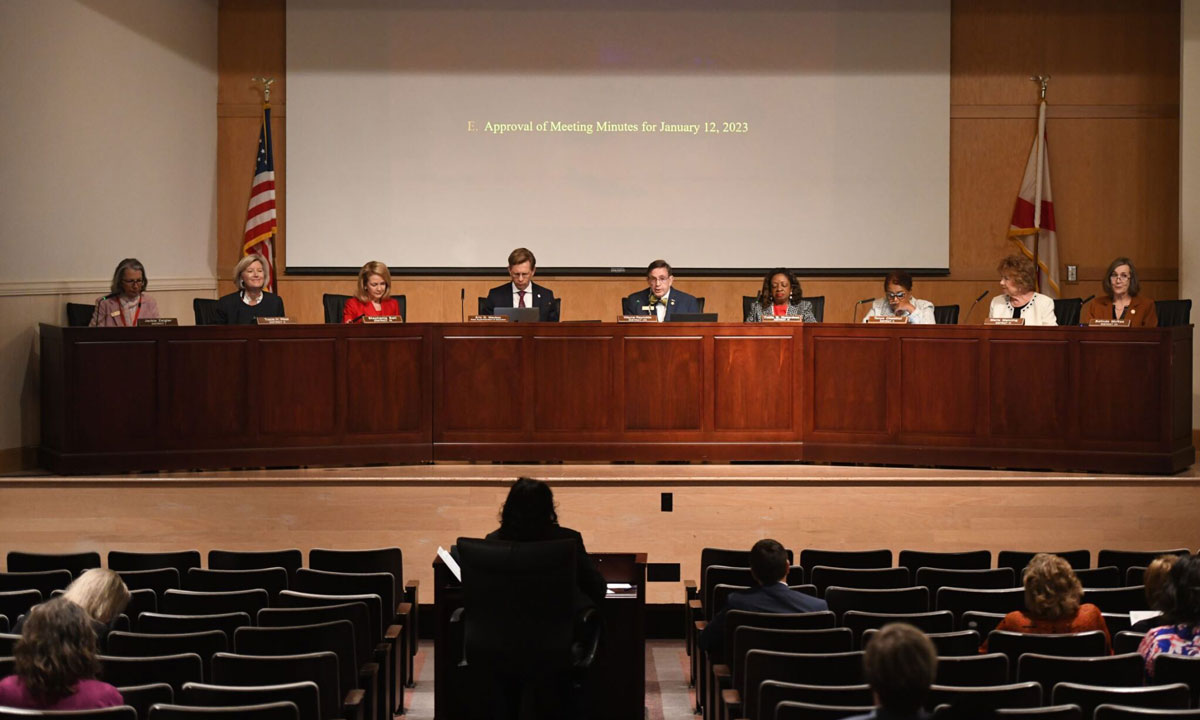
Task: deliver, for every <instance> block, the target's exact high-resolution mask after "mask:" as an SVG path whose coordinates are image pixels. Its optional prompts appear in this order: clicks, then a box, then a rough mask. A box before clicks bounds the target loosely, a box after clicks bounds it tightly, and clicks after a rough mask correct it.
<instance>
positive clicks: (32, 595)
mask: <svg viewBox="0 0 1200 720" xmlns="http://www.w3.org/2000/svg"><path fill="white" fill-rule="evenodd" d="M41 601H42V593H41V592H40V591H38V590H10V591H6V592H0V615H3V616H4V617H7V618H11V620H10V622H11V623H12V624H13V625H16V623H17V618H19V617H21V616H22V615H24V614H25V613H27V612H29V608H31V607H33V606H34V605H37V604H38V603H40V602H41Z"/></svg>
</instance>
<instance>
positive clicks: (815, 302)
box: [700, 295, 891, 567]
mask: <svg viewBox="0 0 1200 720" xmlns="http://www.w3.org/2000/svg"><path fill="white" fill-rule="evenodd" d="M804 299H805V300H807V301H809V302H810V303H812V311H813V315H814V316H816V318H817V322H825V296H824V295H811V296H809V295H806V296H805V297H804ZM700 309H701V310H703V309H704V307H703V306H701V308H700ZM888 563H889V564H890V563H891V560H888ZM803 564H804V563H801V565H803ZM824 564H826V565H834V564H835V563H824ZM837 567H854V566H853V565H849V566H846V565H842V564H840V563H838V564H837Z"/></svg>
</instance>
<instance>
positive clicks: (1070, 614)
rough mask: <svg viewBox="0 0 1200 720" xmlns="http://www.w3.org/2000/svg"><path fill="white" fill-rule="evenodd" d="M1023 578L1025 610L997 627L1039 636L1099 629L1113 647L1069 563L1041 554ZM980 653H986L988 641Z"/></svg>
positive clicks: (1008, 616)
mask: <svg viewBox="0 0 1200 720" xmlns="http://www.w3.org/2000/svg"><path fill="white" fill-rule="evenodd" d="M1022 579H1023V582H1024V585H1025V610H1024V611H1022V610H1014V611H1013V612H1010V613H1009V614H1007V615H1005V616H1004V619H1003V620H1001V621H1000V624H999V625H997V626H996V629H997V630H1008V631H1010V632H1019V633H1035V634H1039V635H1046V634H1055V633H1081V632H1088V631H1091V630H1099V631H1101V632H1103V633H1104V646H1105V648H1106V649H1107V648H1111V642H1112V638H1111V636H1110V635H1109V633H1108V625H1107V624H1105V622H1104V615H1102V614H1101V613H1100V608H1098V607H1096V606H1095V605H1092V604H1091V603H1081V602H1080V601H1081V600H1082V599H1083V585H1082V584H1080V582H1079V578H1078V577H1077V576H1076V575H1075V571H1074V570H1073V569H1071V565H1070V563H1068V562H1067V561H1066V560H1064V559H1062V558H1061V557H1059V556H1057V555H1049V554H1047V553H1038V554H1037V555H1034V556H1033V559H1032V560H1030V561H1029V565H1027V566H1026V567H1025V572H1024V574H1023V575H1022ZM980 652H987V641H986V640H985V641H984V643H983V646H982V647H980Z"/></svg>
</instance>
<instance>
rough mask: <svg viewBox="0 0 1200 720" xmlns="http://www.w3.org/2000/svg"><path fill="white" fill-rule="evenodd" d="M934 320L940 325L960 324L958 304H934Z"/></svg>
mask: <svg viewBox="0 0 1200 720" xmlns="http://www.w3.org/2000/svg"><path fill="white" fill-rule="evenodd" d="M933 321H934V322H935V323H937V324H938V325H957V324H958V306H957V305H934V306H933Z"/></svg>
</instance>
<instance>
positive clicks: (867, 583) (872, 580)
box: [809, 565, 910, 597]
mask: <svg viewBox="0 0 1200 720" xmlns="http://www.w3.org/2000/svg"><path fill="white" fill-rule="evenodd" d="M809 577H810V578H811V582H812V584H813V585H815V586H816V588H817V597H825V590H826V589H827V588H829V587H832V586H834V585H836V586H838V587H848V588H858V589H863V590H889V589H895V588H903V587H910V583H909V576H908V569H907V568H902V567H895V568H843V567H830V566H828V565H818V566H816V567H814V568H813V569H812V573H811V574H810V575H809Z"/></svg>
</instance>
